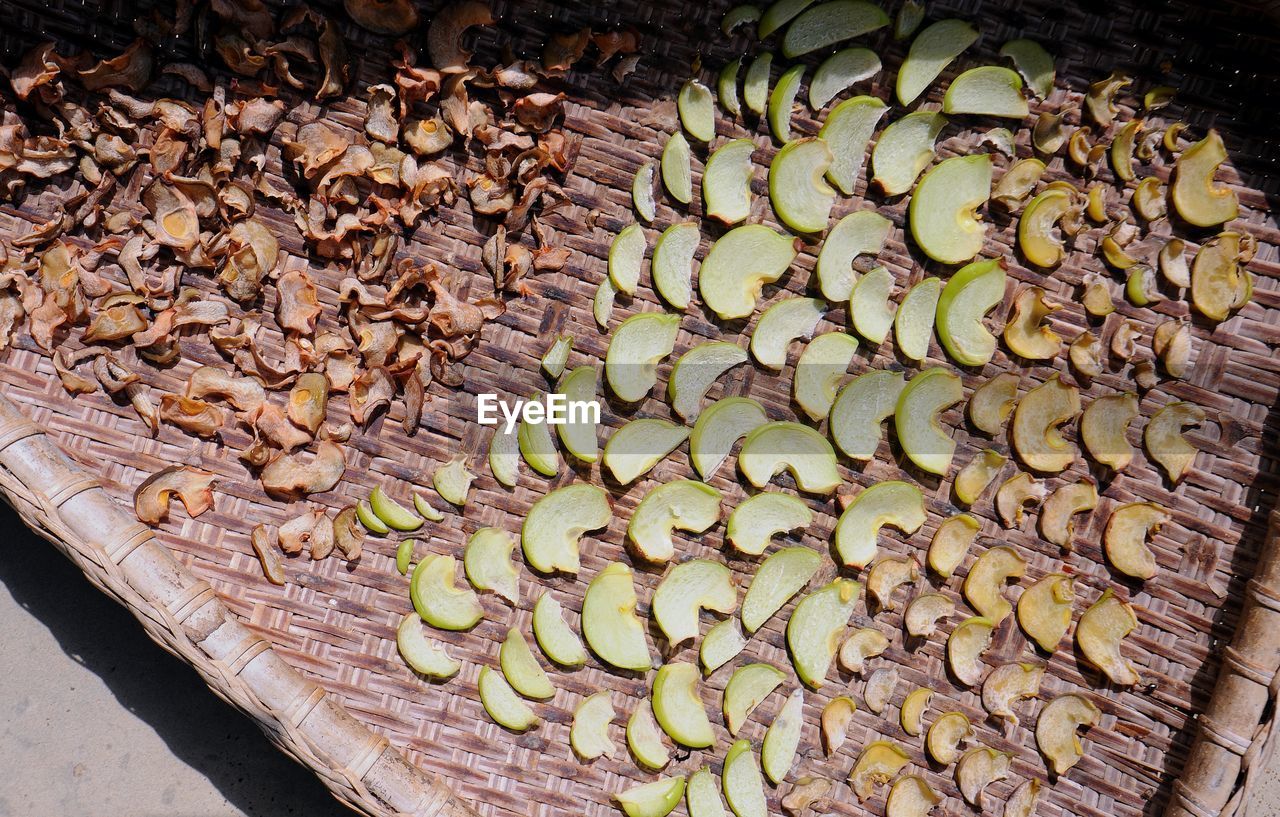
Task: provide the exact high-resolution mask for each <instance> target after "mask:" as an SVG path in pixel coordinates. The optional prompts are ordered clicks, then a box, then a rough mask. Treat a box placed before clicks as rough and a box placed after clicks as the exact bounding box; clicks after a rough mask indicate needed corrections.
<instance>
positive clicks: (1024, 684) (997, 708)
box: [982, 663, 1044, 726]
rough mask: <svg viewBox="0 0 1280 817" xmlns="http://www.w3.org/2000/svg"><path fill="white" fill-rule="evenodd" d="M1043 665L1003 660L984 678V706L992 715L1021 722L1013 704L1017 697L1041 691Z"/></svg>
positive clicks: (1025, 697)
mask: <svg viewBox="0 0 1280 817" xmlns="http://www.w3.org/2000/svg"><path fill="white" fill-rule="evenodd" d="M1043 680H1044V667H1042V666H1039V665H1037V664H1029V663H1020V664H1004V665H1002V666H999V667H996V668H995V669H994V670H992V671H991V674H990V675H988V676H987V679H986V680H985V681H983V682H982V708H983V709H985V710H987V713H988V714H989V715H991V717H993V718H998V719H1000V720H1004V721H1008V722H1009V723H1010V724H1012V725H1013V726H1017V725H1018V715H1017V713H1015V712H1014V711H1013V707H1014V706H1015V705H1016V704H1017V703H1018V701H1022V700H1026V699H1027V698H1034V697H1036V696H1037V695H1039V694H1040V682H1041V681H1043Z"/></svg>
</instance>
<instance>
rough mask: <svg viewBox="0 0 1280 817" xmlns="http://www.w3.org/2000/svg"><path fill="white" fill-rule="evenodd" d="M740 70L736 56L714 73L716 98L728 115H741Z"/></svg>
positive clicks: (739, 59)
mask: <svg viewBox="0 0 1280 817" xmlns="http://www.w3.org/2000/svg"><path fill="white" fill-rule="evenodd" d="M739 8H744V7H743V6H739ZM741 72H742V57H738V58H737V59H736V60H734V61H733V62H727V63H725V64H724V67H723V68H721V69H720V73H719V74H717V75H716V99H717V101H718V102H719V103H720V107H721V108H723V109H724V111H725V113H727V114H729V115H730V116H741V115H742V101H741V100H740V99H739V98H738V74H740V73H741Z"/></svg>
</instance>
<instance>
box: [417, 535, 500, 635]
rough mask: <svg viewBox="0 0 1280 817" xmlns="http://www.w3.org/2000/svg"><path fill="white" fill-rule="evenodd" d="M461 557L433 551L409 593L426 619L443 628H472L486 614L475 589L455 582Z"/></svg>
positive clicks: (419, 570) (422, 562) (424, 619)
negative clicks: (442, 554) (459, 585)
mask: <svg viewBox="0 0 1280 817" xmlns="http://www.w3.org/2000/svg"><path fill="white" fill-rule="evenodd" d="M457 564H458V562H457V560H456V559H454V558H453V557H452V556H441V555H438V554H434V553H433V554H429V555H427V556H425V557H423V559H422V561H420V562H418V566H417V567H415V568H414V569H413V576H412V577H411V578H410V580H409V597H410V599H411V600H412V601H413V607H414V609H415V610H417V611H418V615H419V616H421V617H422V620H423V621H425V622H427V623H428V624H430V625H431V626H432V627H435V628H437V629H440V630H470V629H471V628H472V627H474V626H476V624H478V623H479V621H480V619H481V618H483V617H484V608H483V607H481V606H480V600H479V599H477V598H476V594H475V591H473V590H472V589H471V588H470V587H467V586H466V585H463V586H462V587H458V586H457V585H456V584H455V583H454V574H455V572H456V569H457Z"/></svg>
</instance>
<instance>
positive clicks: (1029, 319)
mask: <svg viewBox="0 0 1280 817" xmlns="http://www.w3.org/2000/svg"><path fill="white" fill-rule="evenodd" d="M1061 308H1062V304H1059V303H1054V302H1052V301H1050V300H1048V299H1046V298H1045V292H1044V290H1043V289H1041V288H1040V287H1027V288H1026V289H1024V290H1022V291H1021V292H1019V293H1018V295H1017V297H1016V298H1015V299H1014V301H1013V314H1012V315H1010V316H1009V320H1008V322H1007V323H1005V325H1004V342H1005V344H1006V345H1007V346H1008V347H1009V351H1011V352H1013V353H1014V354H1015V355H1017V356H1018V357H1021V358H1024V359H1026V360H1053V359H1054V358H1055V357H1057V356H1058V352H1060V351H1062V337H1061V336H1059V335H1058V333H1057V332H1054V331H1053V330H1052V329H1051V328H1049V326H1048V324H1046V323H1045V322H1044V321H1045V319H1046V318H1048V317H1049V316H1050V315H1052V314H1053V313H1054V312H1055V311H1056V310H1058V309H1061Z"/></svg>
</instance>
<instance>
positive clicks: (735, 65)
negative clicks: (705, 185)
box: [704, 6, 754, 195]
mask: <svg viewBox="0 0 1280 817" xmlns="http://www.w3.org/2000/svg"><path fill="white" fill-rule="evenodd" d="M739 8H744V7H743V6H739ZM749 8H754V6H751V7H749ZM741 72H742V57H738V58H737V59H736V60H734V61H733V62H729V63H725V65H724V67H723V68H721V69H720V73H719V74H718V75H717V76H716V97H717V98H718V99H719V100H720V107H721V108H724V110H725V113H727V114H729V115H730V116H741V115H742V102H741V101H740V100H739V99H738V74H739V73H741ZM704 175H705V174H704ZM704 195H705V193H704Z"/></svg>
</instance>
